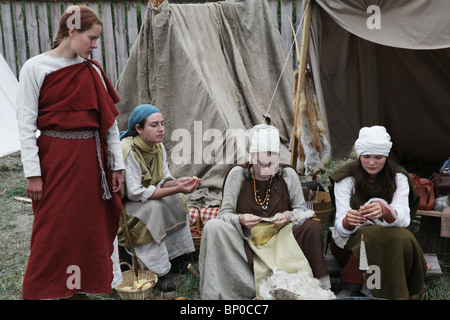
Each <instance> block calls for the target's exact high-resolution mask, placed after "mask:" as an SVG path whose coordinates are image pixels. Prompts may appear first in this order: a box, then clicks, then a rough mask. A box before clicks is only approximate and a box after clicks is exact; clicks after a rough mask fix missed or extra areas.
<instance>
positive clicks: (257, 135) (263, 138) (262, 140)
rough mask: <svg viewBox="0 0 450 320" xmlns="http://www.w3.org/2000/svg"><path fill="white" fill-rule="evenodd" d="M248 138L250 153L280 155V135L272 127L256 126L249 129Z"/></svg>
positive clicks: (265, 125)
mask: <svg viewBox="0 0 450 320" xmlns="http://www.w3.org/2000/svg"><path fill="white" fill-rule="evenodd" d="M249 138H250V139H249V142H250V147H249V152H250V153H257V152H272V153H280V133H279V131H278V129H277V128H275V127H274V126H270V125H267V124H258V125H256V126H254V127H253V128H252V129H251V131H250V134H249Z"/></svg>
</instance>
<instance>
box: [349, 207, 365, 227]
mask: <svg viewBox="0 0 450 320" xmlns="http://www.w3.org/2000/svg"><path fill="white" fill-rule="evenodd" d="M346 219H347V223H348V224H349V225H351V226H352V227H358V226H360V225H361V224H363V223H364V222H366V217H364V215H363V214H362V213H361V212H359V211H358V210H353V209H350V210H348V212H347V215H346Z"/></svg>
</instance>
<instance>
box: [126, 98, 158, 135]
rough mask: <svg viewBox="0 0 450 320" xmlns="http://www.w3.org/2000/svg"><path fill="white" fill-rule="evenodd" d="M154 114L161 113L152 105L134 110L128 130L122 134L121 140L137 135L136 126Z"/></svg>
mask: <svg viewBox="0 0 450 320" xmlns="http://www.w3.org/2000/svg"><path fill="white" fill-rule="evenodd" d="M154 113H161V111H159V109H158V108H156V107H155V106H152V105H150V104H141V105H139V106H137V107H136V108H134V109H133V111H132V112H131V114H130V116H129V118H128V129H127V130H125V131H122V132H121V133H120V140H122V139H123V138H126V137H128V136H130V135H132V134H133V133H136V125H137V124H139V123H140V122H142V121H143V120H144V119H146V118H147V117H149V116H151V115H152V114H154Z"/></svg>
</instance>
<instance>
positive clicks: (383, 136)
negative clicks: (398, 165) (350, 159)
mask: <svg viewBox="0 0 450 320" xmlns="http://www.w3.org/2000/svg"><path fill="white" fill-rule="evenodd" d="M391 148H392V142H391V136H390V135H389V134H388V133H387V131H386V128H385V127H382V126H373V127H364V128H361V130H360V131H359V137H358V140H356V142H355V151H356V153H357V154H358V157H359V156H361V155H366V154H376V155H382V156H386V157H387V156H389V152H390V151H391Z"/></svg>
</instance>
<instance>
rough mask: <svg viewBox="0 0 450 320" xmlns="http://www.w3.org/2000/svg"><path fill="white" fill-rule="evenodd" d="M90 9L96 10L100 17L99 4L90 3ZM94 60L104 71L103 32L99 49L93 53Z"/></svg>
mask: <svg viewBox="0 0 450 320" xmlns="http://www.w3.org/2000/svg"><path fill="white" fill-rule="evenodd" d="M89 8H91V9H92V10H94V11H95V12H96V13H97V14H98V15H99V16H100V10H99V7H98V2H90V3H89ZM92 59H94V60H95V61H97V62H98V63H99V64H100V66H101V67H102V68H103V69H104V64H103V32H102V34H101V35H100V38H99V39H98V40H97V49H95V50H94V51H93V52H92Z"/></svg>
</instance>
